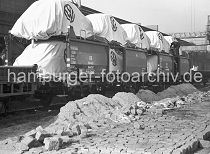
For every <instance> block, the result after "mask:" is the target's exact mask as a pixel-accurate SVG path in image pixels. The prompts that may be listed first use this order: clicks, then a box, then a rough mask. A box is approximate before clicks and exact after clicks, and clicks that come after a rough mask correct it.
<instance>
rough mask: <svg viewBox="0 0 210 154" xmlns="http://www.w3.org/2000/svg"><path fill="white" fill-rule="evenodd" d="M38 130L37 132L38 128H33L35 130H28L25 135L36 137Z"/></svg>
mask: <svg viewBox="0 0 210 154" xmlns="http://www.w3.org/2000/svg"><path fill="white" fill-rule="evenodd" d="M36 132H37V130H36V129H33V130H31V131H29V132H27V133H26V134H25V135H24V136H32V137H35V135H36Z"/></svg>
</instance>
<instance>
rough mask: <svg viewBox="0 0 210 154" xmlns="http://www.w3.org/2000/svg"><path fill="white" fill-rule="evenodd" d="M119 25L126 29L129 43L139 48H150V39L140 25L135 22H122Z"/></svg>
mask: <svg viewBox="0 0 210 154" xmlns="http://www.w3.org/2000/svg"><path fill="white" fill-rule="evenodd" d="M121 26H122V27H123V29H124V30H125V31H126V33H127V36H128V40H129V41H130V42H131V43H133V44H135V45H136V46H137V47H139V48H143V49H149V48H150V40H149V38H148V36H147V35H146V34H145V33H144V31H143V30H142V28H141V27H140V26H138V25H136V24H122V25H121Z"/></svg>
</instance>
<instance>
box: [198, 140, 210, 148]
mask: <svg viewBox="0 0 210 154" xmlns="http://www.w3.org/2000/svg"><path fill="white" fill-rule="evenodd" d="M199 147H200V148H209V147H210V141H205V140H199Z"/></svg>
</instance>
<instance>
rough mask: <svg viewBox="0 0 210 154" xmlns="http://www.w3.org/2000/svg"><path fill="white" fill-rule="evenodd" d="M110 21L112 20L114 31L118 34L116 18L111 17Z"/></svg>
mask: <svg viewBox="0 0 210 154" xmlns="http://www.w3.org/2000/svg"><path fill="white" fill-rule="evenodd" d="M110 20H111V24H112V30H113V31H114V32H116V31H117V23H116V21H115V19H114V17H110Z"/></svg>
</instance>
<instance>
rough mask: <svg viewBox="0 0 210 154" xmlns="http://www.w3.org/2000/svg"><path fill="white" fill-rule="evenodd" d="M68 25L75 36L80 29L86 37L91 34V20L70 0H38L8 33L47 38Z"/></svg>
mask: <svg viewBox="0 0 210 154" xmlns="http://www.w3.org/2000/svg"><path fill="white" fill-rule="evenodd" d="M69 25H71V26H73V28H74V32H75V34H76V35H77V36H80V31H81V30H85V31H86V36H87V37H89V36H92V34H93V29H92V25H91V22H90V21H89V20H88V19H87V18H86V17H85V16H84V15H83V14H82V13H81V12H80V11H79V9H78V8H77V7H76V6H75V5H74V4H73V3H71V1H70V0H39V1H36V2H34V3H33V4H32V5H31V6H30V7H29V8H28V9H27V10H26V11H25V12H24V13H23V14H22V15H21V16H20V18H19V19H18V20H17V22H16V23H15V25H14V26H13V28H12V29H11V31H10V33H11V34H13V35H14V36H17V37H22V38H25V39H28V40H30V39H48V38H49V37H51V36H55V35H62V34H63V33H67V27H68V26H69ZM84 35H85V34H84V32H83V35H82V36H84Z"/></svg>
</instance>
